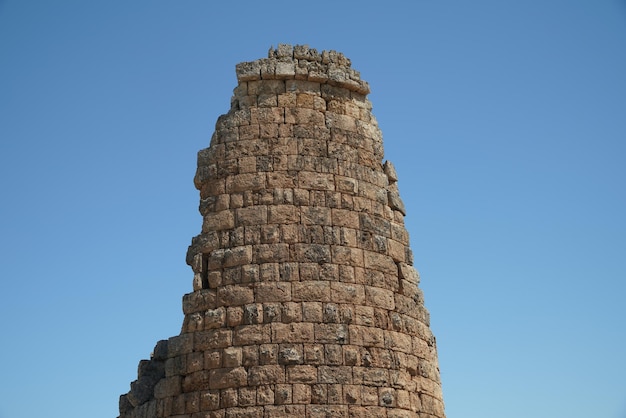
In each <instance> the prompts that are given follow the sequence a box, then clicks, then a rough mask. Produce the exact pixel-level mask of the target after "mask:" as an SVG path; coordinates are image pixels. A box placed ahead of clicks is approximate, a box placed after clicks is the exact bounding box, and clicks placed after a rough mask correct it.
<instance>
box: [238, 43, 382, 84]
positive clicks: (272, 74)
mask: <svg viewBox="0 0 626 418" xmlns="http://www.w3.org/2000/svg"><path fill="white" fill-rule="evenodd" d="M236 72H237V80H238V81H239V82H240V83H241V82H243V81H255V80H289V79H295V80H306V81H313V82H317V83H320V84H330V85H332V86H337V87H343V88H346V89H348V90H351V91H354V92H357V93H360V94H368V93H369V92H370V87H369V84H367V83H366V82H365V81H363V80H361V75H360V73H359V72H358V71H356V70H354V69H352V68H351V63H350V60H349V59H348V58H346V57H345V56H344V55H343V54H342V53H341V52H337V51H332V50H331V51H322V52H318V51H317V50H316V49H314V48H309V46H308V45H295V46H291V45H287V44H278V48H276V49H274V48H273V47H272V48H270V50H269V52H268V54H267V58H261V59H258V60H256V61H248V62H242V63H239V64H237V66H236Z"/></svg>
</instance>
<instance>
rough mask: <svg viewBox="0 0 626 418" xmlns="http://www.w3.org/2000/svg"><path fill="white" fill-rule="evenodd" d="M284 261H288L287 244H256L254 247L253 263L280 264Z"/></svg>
mask: <svg viewBox="0 0 626 418" xmlns="http://www.w3.org/2000/svg"><path fill="white" fill-rule="evenodd" d="M284 261H289V244H278V243H277V244H258V245H255V246H254V257H253V262H254V263H256V264H262V263H280V262H284Z"/></svg>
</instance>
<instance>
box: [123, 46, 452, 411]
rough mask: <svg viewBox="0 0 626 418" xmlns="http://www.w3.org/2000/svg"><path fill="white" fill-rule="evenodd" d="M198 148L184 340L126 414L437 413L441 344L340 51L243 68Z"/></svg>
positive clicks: (278, 54)
mask: <svg viewBox="0 0 626 418" xmlns="http://www.w3.org/2000/svg"><path fill="white" fill-rule="evenodd" d="M237 79H238V82H239V84H238V86H237V87H236V88H235V90H234V97H233V99H232V102H231V108H230V111H229V112H228V113H227V114H226V115H222V116H221V117H220V118H219V119H218V121H217V124H216V128H215V133H214V134H213V137H212V139H211V144H210V147H209V148H207V149H204V150H202V151H200V152H199V153H198V170H197V173H196V176H195V179H194V181H195V185H196V187H197V188H198V190H200V213H201V214H202V216H203V223H202V232H201V234H200V235H198V236H197V237H195V238H193V240H192V243H191V246H190V247H189V251H188V253H187V263H188V264H189V265H190V266H191V268H192V269H193V272H194V279H193V292H191V293H189V294H187V295H185V296H184V297H183V311H184V314H185V319H184V322H183V326H182V331H181V333H180V335H178V336H175V337H172V338H170V339H169V340H164V341H159V342H158V343H157V345H156V347H155V349H154V352H153V354H152V358H151V359H150V360H143V361H141V362H140V364H139V376H138V379H137V380H136V381H134V382H133V383H131V390H130V392H128V393H127V394H125V395H122V396H121V397H120V417H122V418H154V417H159V418H161V417H163V418H164V417H176V418H209V417H211V418H213V417H215V418H218V417H219V418H235V417H236V418H243V417H250V418H261V417H265V418H270V417H307V418H317V417H367V418H371V417H377V418H384V417H387V418H408V417H413V418H444V416H445V414H444V407H443V400H442V394H441V384H440V379H439V369H438V364H437V353H436V347H435V338H434V337H433V334H432V333H431V331H430V328H429V316H428V312H427V311H426V309H425V308H424V303H423V297H422V292H421V290H420V289H419V288H418V283H419V277H418V273H417V271H416V270H415V269H414V268H413V267H412V264H413V258H412V254H411V250H410V248H409V236H408V233H407V231H406V229H405V227H404V215H405V209H404V205H403V203H402V201H401V200H400V196H399V194H398V187H397V181H398V178H397V176H396V172H395V170H394V168H393V165H391V163H389V162H385V163H384V164H383V161H382V158H383V143H382V135H381V132H380V130H379V129H378V126H377V123H376V120H375V119H374V117H373V116H372V113H371V104H370V102H369V101H368V100H367V98H366V95H367V93H369V86H368V84H367V83H366V82H364V81H362V80H361V79H360V76H359V73H358V72H357V71H355V70H353V69H352V68H351V67H350V61H349V60H348V59H347V58H346V57H344V56H343V55H342V54H340V53H337V52H335V51H324V52H322V53H318V52H317V51H316V50H314V49H309V48H308V47H307V46H295V47H291V46H289V45H279V46H278V49H276V50H274V49H271V50H270V52H269V57H268V58H266V59H260V60H257V61H253V62H245V63H241V64H239V65H237Z"/></svg>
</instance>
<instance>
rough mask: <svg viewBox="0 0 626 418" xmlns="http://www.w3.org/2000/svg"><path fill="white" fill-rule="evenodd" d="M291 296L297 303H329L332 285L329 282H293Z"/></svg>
mask: <svg viewBox="0 0 626 418" xmlns="http://www.w3.org/2000/svg"><path fill="white" fill-rule="evenodd" d="M291 294H292V298H293V300H294V301H295V302H329V301H330V283H329V282H328V281H305V282H293V283H292V288H291Z"/></svg>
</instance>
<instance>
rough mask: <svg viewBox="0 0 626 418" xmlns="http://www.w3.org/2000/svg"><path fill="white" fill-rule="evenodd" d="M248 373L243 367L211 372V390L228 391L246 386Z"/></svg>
mask: <svg viewBox="0 0 626 418" xmlns="http://www.w3.org/2000/svg"><path fill="white" fill-rule="evenodd" d="M247 384H248V373H247V372H246V369H245V368H243V367H235V368H221V369H214V370H210V371H209V388H210V389H226V388H236V387H241V386H246V385H247Z"/></svg>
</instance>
